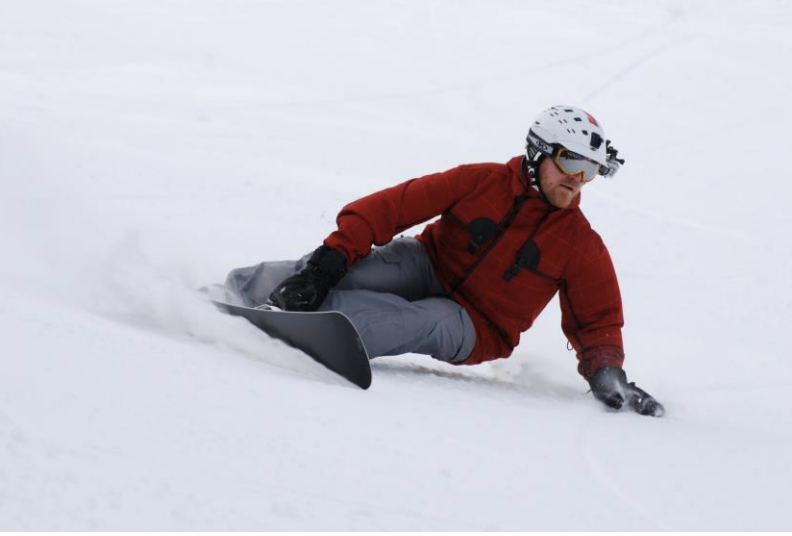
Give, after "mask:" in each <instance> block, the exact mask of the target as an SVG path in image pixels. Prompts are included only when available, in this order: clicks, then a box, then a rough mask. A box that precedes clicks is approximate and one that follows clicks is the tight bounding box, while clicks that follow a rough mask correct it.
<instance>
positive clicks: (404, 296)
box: [226, 106, 664, 416]
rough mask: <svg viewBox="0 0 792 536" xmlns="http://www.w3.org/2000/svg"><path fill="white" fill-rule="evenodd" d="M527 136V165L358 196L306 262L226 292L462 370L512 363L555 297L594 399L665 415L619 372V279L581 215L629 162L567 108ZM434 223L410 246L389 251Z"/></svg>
mask: <svg viewBox="0 0 792 536" xmlns="http://www.w3.org/2000/svg"><path fill="white" fill-rule="evenodd" d="M526 139H527V145H526V153H525V155H523V156H519V157H515V158H513V159H511V160H510V161H509V162H508V163H506V164H505V165H504V164H474V165H463V166H459V167H457V168H454V169H451V170H449V171H446V172H443V173H436V174H433V175H427V176H425V177H421V178H417V179H413V180H410V181H407V182H405V183H402V184H399V185H397V186H394V187H392V188H388V189H386V190H382V191H380V192H376V193H374V194H371V195H369V196H367V197H364V198H362V199H358V200H357V201H354V202H352V203H350V204H349V205H347V206H346V207H344V208H343V209H342V210H341V213H340V214H339V216H338V219H337V223H338V230H337V231H335V232H333V233H332V234H330V236H328V237H327V238H326V239H325V240H324V243H323V245H322V246H321V247H319V248H318V249H317V250H316V251H314V252H313V253H312V254H309V255H306V256H305V257H304V258H303V259H301V260H299V261H280V262H264V263H261V264H259V265H257V266H253V267H249V268H240V269H237V270H234V271H232V272H231V273H230V274H229V276H228V279H227V281H226V288H227V289H229V290H230V291H231V292H232V293H233V294H235V295H236V296H237V297H238V298H239V299H241V300H242V302H243V303H244V304H245V305H248V306H254V307H255V306H259V305H262V304H268V306H277V307H279V308H281V309H284V310H300V311H315V310H337V311H341V312H343V313H345V314H346V315H347V316H349V317H350V319H351V320H352V322H353V324H355V326H356V327H357V328H358V331H359V332H360V334H361V337H362V339H363V342H364V344H365V346H366V348H367V350H368V352H369V355H370V356H371V357H376V356H381V355H398V354H403V353H407V352H415V353H422V354H428V355H432V356H433V357H435V358H437V359H440V360H443V361H447V362H449V363H453V364H460V365H461V364H464V365H473V364H477V363H482V362H484V361H489V360H492V359H497V358H503V357H508V356H509V355H511V353H512V351H513V350H514V348H515V347H516V346H517V344H518V343H519V340H520V333H521V332H523V331H525V330H527V329H529V328H530V327H531V325H532V324H533V322H534V320H535V319H536V317H537V316H538V315H539V313H541V311H542V310H543V309H544V307H545V306H546V305H547V303H548V302H549V301H550V300H551V299H552V298H553V296H555V294H556V293H559V294H560V302H561V310H562V328H563V331H564V333H565V334H566V336H567V338H568V339H569V341H570V343H571V344H572V346H573V347H574V348H575V350H576V352H577V358H578V361H579V364H578V371H579V372H580V374H581V375H582V376H583V377H584V378H585V379H586V380H587V381H588V382H589V384H590V386H591V390H592V392H593V394H594V396H595V397H596V398H597V399H599V400H600V401H602V402H603V403H605V404H606V405H608V406H610V407H612V408H615V409H620V408H622V407H625V408H630V409H633V410H635V411H637V412H638V413H640V414H643V415H654V416H660V415H662V414H663V413H664V409H663V406H662V405H661V404H659V403H658V402H657V401H656V400H655V399H654V398H652V397H651V396H649V395H648V394H647V393H646V392H645V391H643V390H641V389H639V388H638V387H636V386H635V384H634V383H628V382H627V379H626V375H625V373H624V371H623V370H622V364H623V361H624V351H623V346H622V335H621V329H622V326H623V323H624V320H623V315H622V304H621V297H620V293H619V286H618V282H617V280H616V274H615V271H614V269H613V264H612V262H611V259H610V256H609V254H608V250H607V249H606V248H605V245H604V244H603V243H602V240H601V239H600V237H599V235H598V234H597V233H596V232H594V231H593V230H592V229H591V226H590V225H589V223H588V221H587V220H586V218H585V217H584V216H583V213H582V212H581V211H580V208H579V206H578V205H579V203H580V190H581V188H583V186H584V185H585V184H586V183H588V182H590V181H591V180H593V179H594V178H595V177H596V176H597V175H603V176H613V175H614V174H615V173H616V171H617V170H618V169H619V166H620V165H621V164H623V163H624V160H622V159H620V158H618V156H617V155H618V152H617V151H616V149H615V148H614V147H613V146H611V145H610V141H607V140H606V139H605V134H604V132H603V130H602V127H601V126H600V125H599V123H598V122H597V121H596V120H595V119H594V118H593V117H592V116H591V115H589V114H588V113H586V112H585V111H583V110H581V109H579V108H574V107H571V106H554V107H552V108H549V109H548V110H545V111H544V112H542V113H541V114H540V115H539V116H538V117H537V118H536V120H535V122H534V123H533V125H532V126H531V128H530V130H529V132H528V136H527V138H526ZM438 215H440V216H441V217H440V219H439V220H437V221H435V222H433V223H431V224H429V225H427V226H426V227H425V229H424V230H423V232H422V233H421V234H420V235H419V236H417V237H416V238H404V237H402V238H397V239H395V240H394V237H395V236H396V235H397V234H399V233H400V232H402V231H404V230H406V229H408V228H410V227H412V226H414V225H417V224H419V223H422V222H425V221H427V220H429V219H431V218H434V217H435V216H438ZM373 245H376V246H379V247H374V248H372V246H373Z"/></svg>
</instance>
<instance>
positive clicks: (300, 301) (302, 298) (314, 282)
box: [269, 246, 347, 311]
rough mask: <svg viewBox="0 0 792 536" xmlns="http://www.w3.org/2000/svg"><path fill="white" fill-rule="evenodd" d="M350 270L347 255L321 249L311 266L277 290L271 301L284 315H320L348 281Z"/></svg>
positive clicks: (313, 258) (279, 286) (312, 259)
mask: <svg viewBox="0 0 792 536" xmlns="http://www.w3.org/2000/svg"><path fill="white" fill-rule="evenodd" d="M346 266H347V261H346V257H344V255H343V253H339V252H338V251H336V250H334V249H332V248H329V247H327V246H321V247H319V248H318V249H317V250H316V251H314V252H313V255H311V258H310V259H309V260H308V266H306V267H305V268H303V270H302V271H301V272H300V273H298V274H295V275H293V276H291V277H288V278H286V279H285V280H284V281H283V282H282V283H281V284H279V285H278V286H277V287H275V290H273V291H272V293H271V294H270V297H269V299H270V301H271V302H272V303H274V304H275V305H277V306H278V307H280V308H281V309H283V310H284V311H316V310H317V309H319V306H320V305H322V302H323V301H324V300H325V298H326V297H327V294H328V293H329V292H330V289H331V288H333V287H334V286H336V285H337V284H338V282H339V281H341V278H342V277H344V275H345V274H346V271H347V268H346Z"/></svg>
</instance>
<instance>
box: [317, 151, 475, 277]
mask: <svg viewBox="0 0 792 536" xmlns="http://www.w3.org/2000/svg"><path fill="white" fill-rule="evenodd" d="M474 169H475V166H459V167H456V168H454V169H451V170H449V171H444V172H442V173H435V174H432V175H426V176H424V177H420V178H417V179H412V180H409V181H406V182H403V183H401V184H398V185H396V186H393V187H391V188H387V189H385V190H381V191H379V192H375V193H373V194H371V195H368V196H366V197H363V198H361V199H358V200H357V201H353V202H352V203H349V204H348V205H346V206H345V207H344V208H343V209H341V212H340V213H339V214H338V218H337V219H336V223H337V224H338V230H337V231H335V232H333V233H332V234H330V236H328V237H327V238H326V239H325V241H324V244H325V245H326V246H329V247H331V248H333V249H336V250H338V251H340V252H342V253H343V254H344V255H345V256H346V258H347V262H348V263H349V266H352V264H354V263H355V262H357V261H358V260H359V259H362V258H363V257H365V256H367V255H368V254H369V252H370V251H371V247H372V245H378V246H381V245H384V244H387V243H388V242H390V241H391V240H392V239H393V237H394V236H396V235H397V234H398V233H400V232H403V231H405V230H407V229H409V228H410V227H412V226H414V225H417V224H419V223H423V222H425V221H427V220H429V219H431V218H433V217H435V216H438V215H440V214H442V213H443V212H445V211H446V210H448V209H449V208H450V207H451V206H453V204H454V203H455V202H456V201H457V200H459V199H461V198H462V197H463V196H464V195H465V194H466V193H468V192H469V191H471V190H472V189H473V188H474V186H475V179H476V177H477V175H478V174H477V173H476V172H475V171H474Z"/></svg>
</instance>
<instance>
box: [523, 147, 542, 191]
mask: <svg viewBox="0 0 792 536" xmlns="http://www.w3.org/2000/svg"><path fill="white" fill-rule="evenodd" d="M532 151H533V153H534V154H533V155H532V154H531V152H532ZM546 157H547V155H545V154H543V153H542V152H540V151H537V150H536V149H533V148H531V147H529V148H528V155H527V156H524V157H523V165H522V172H523V179H524V180H525V182H526V183H528V184H529V185H531V186H532V187H533V189H534V190H536V191H537V192H539V195H540V196H541V198H542V199H544V200H545V201H547V197H545V194H544V192H543V191H542V184H541V183H540V182H539V165H540V164H541V163H542V160H544V159H545V158H546Z"/></svg>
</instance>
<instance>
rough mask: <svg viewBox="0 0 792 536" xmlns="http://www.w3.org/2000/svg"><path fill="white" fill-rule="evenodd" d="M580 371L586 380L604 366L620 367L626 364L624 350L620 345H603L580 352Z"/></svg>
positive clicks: (578, 356)
mask: <svg viewBox="0 0 792 536" xmlns="http://www.w3.org/2000/svg"><path fill="white" fill-rule="evenodd" d="M577 358H578V361H579V363H578V372H579V373H580V375H581V376H583V378H585V379H586V381H590V380H591V377H592V376H594V374H595V373H596V372H597V371H598V370H599V369H601V368H602V367H611V368H616V369H620V368H622V367H623V365H624V351H623V350H622V349H621V348H619V347H618V346H601V347H597V348H591V349H589V350H586V351H585V352H582V353H578V355H577Z"/></svg>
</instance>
